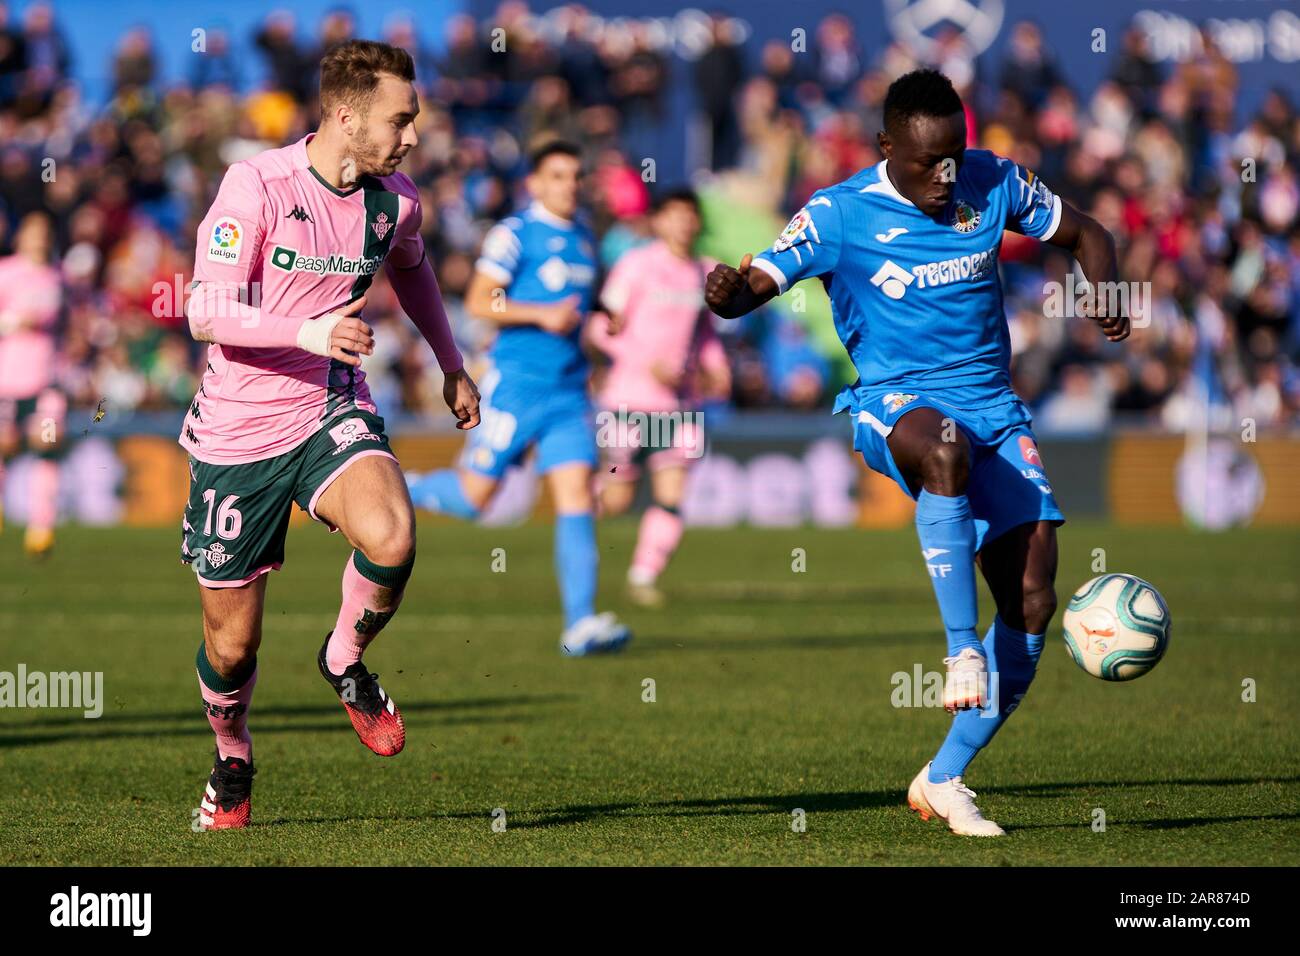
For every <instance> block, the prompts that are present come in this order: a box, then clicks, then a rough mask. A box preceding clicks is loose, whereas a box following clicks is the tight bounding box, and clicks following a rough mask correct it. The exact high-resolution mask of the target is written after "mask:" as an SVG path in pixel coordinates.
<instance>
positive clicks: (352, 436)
mask: <svg viewBox="0 0 1300 956" xmlns="http://www.w3.org/2000/svg"><path fill="white" fill-rule="evenodd" d="M329 434H330V438H332V439H334V444H335V446H336V447H335V448H334V454H335V455H337V454H339V453H340V452H344V451H347V450H348V449H349V448H351V447H352V446H353V445H355V444H356V443H357V442H360V441H376V442H382V441H383V440H384V436H383V435H376V434H375V433H374V432H372V431H370V430H369V426H367V425H366V421H365V419H364V418H347V419H344V420H343V421H342V422H341V423H339V424H338V425H335V426H334V427H333V428H331V429H330V432H329Z"/></svg>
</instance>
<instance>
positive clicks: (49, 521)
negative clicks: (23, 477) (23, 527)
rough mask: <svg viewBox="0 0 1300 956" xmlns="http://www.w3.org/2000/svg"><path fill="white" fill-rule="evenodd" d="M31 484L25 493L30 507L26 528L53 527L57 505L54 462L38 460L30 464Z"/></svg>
mask: <svg viewBox="0 0 1300 956" xmlns="http://www.w3.org/2000/svg"><path fill="white" fill-rule="evenodd" d="M30 482H31V484H30V485H28V489H27V493H28V498H29V500H30V505H29V507H28V511H27V526H28V527H29V528H37V529H39V530H42V531H44V530H48V529H49V528H53V527H54V518H55V515H56V514H57V512H58V505H59V466H58V464H57V463H56V462H53V461H46V460H45V459H43V458H38V459H36V461H34V462H33V463H32V470H31V478H30Z"/></svg>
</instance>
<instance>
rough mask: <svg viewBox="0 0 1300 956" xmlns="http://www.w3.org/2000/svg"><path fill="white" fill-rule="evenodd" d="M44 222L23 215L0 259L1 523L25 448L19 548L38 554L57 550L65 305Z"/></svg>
mask: <svg viewBox="0 0 1300 956" xmlns="http://www.w3.org/2000/svg"><path fill="white" fill-rule="evenodd" d="M51 247H52V236H51V232H50V221H49V217H47V216H46V215H45V213H42V212H34V213H30V214H28V215H27V216H25V217H24V218H23V220H22V222H21V223H20V224H19V226H18V230H17V232H16V234H15V236H14V255H12V256H7V257H5V258H3V259H0V523H2V522H3V517H4V510H3V508H4V478H5V464H4V463H5V461H6V460H7V459H10V458H12V457H13V456H14V455H16V454H17V453H18V452H19V451H20V450H21V449H22V448H23V447H24V446H25V447H26V448H27V450H28V451H30V452H32V453H33V454H34V455H35V456H36V460H35V462H33V464H32V468H31V472H30V480H29V482H28V486H27V491H28V498H27V532H26V534H25V535H24V536H23V547H24V548H25V549H26V551H27V553H28V554H29V555H31V556H32V557H43V556H44V555H46V554H48V553H49V551H50V549H51V548H52V547H53V546H54V519H55V517H56V512H57V510H58V507H57V506H58V496H59V464H58V457H59V453H60V452H61V450H62V449H63V428H64V422H65V419H66V417H67V399H66V398H65V397H64V395H63V393H62V392H61V391H59V389H58V388H57V387H56V386H55V384H54V373H55V359H56V355H57V349H56V347H55V342H54V326H55V324H56V323H57V322H58V320H59V310H60V308H61V306H62V303H63V291H62V288H61V286H60V277H59V271H58V269H56V268H55V267H54V266H52V265H50V252H51Z"/></svg>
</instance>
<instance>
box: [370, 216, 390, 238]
mask: <svg viewBox="0 0 1300 956" xmlns="http://www.w3.org/2000/svg"><path fill="white" fill-rule="evenodd" d="M370 228H371V229H373V230H375V238H376V239H378V240H379V241H380V242H383V241H384V236H386V235H388V230H389V229H392V228H393V224H392V223H391V222H389V221H388V216H387V215H386V214H384V213H382V212H381V213H380V214H379V215H377V216H376V217H375V221H374V222H372V223H371V224H370Z"/></svg>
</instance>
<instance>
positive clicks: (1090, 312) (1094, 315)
mask: <svg viewBox="0 0 1300 956" xmlns="http://www.w3.org/2000/svg"><path fill="white" fill-rule="evenodd" d="M1105 304H1106V299H1105V298H1104V297H1103V296H1101V295H1100V294H1099V293H1097V292H1095V291H1092V287H1091V286H1089V287H1088V292H1087V294H1086V295H1085V296H1084V299H1083V303H1082V308H1081V309H1080V312H1082V314H1083V317H1084V318H1087V319H1092V320H1093V321H1094V322H1096V323H1097V324H1098V325H1100V326H1101V331H1102V334H1103V335H1105V336H1106V338H1108V339H1109V340H1110V341H1112V342H1122V341H1124V340H1125V339H1126V338H1128V334H1129V329H1130V325H1129V319H1128V316H1127V315H1107V314H1102V313H1105V312H1106V311H1107V310H1106V308H1105Z"/></svg>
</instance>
